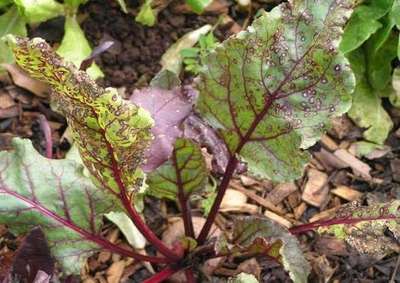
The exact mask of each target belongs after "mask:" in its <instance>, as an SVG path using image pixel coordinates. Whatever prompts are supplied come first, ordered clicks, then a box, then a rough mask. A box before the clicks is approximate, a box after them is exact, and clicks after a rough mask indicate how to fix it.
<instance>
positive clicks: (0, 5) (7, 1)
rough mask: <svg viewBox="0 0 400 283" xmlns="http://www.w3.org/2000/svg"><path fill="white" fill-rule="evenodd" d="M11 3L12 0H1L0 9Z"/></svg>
mask: <svg viewBox="0 0 400 283" xmlns="http://www.w3.org/2000/svg"><path fill="white" fill-rule="evenodd" d="M12 3H13V0H2V1H1V2H0V9H3V8H4V7H7V6H9V5H11V4H12Z"/></svg>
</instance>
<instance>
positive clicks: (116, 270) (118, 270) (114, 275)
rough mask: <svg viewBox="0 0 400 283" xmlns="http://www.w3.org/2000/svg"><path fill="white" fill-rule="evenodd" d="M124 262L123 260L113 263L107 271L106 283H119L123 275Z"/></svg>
mask: <svg viewBox="0 0 400 283" xmlns="http://www.w3.org/2000/svg"><path fill="white" fill-rule="evenodd" d="M124 269H125V262H124V261H123V260H120V261H117V262H114V263H113V264H112V265H111V266H110V267H109V268H108V269H107V283H119V282H121V277H122V274H123V273H124Z"/></svg>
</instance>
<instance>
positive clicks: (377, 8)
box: [340, 0, 393, 53]
mask: <svg viewBox="0 0 400 283" xmlns="http://www.w3.org/2000/svg"><path fill="white" fill-rule="evenodd" d="M392 4H393V0H367V1H364V2H363V4H362V5H360V6H358V7H357V8H356V9H355V10H354V13H353V15H352V17H351V18H350V20H349V23H348V24H347V26H346V28H345V30H344V34H343V39H342V42H341V43H340V50H341V51H342V52H343V53H348V52H350V51H353V50H355V49H357V48H358V47H360V46H361V45H362V44H363V43H364V42H365V41H366V40H367V39H368V38H369V37H370V36H371V35H372V34H374V33H375V32H376V31H377V30H378V29H379V28H381V27H382V23H381V22H379V21H378V20H379V19H380V18H382V17H383V16H385V15H386V14H387V13H388V12H389V11H390V9H391V8H392Z"/></svg>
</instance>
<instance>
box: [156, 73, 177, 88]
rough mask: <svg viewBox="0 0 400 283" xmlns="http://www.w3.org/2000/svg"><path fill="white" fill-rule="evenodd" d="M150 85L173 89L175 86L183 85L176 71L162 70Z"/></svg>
mask: <svg viewBox="0 0 400 283" xmlns="http://www.w3.org/2000/svg"><path fill="white" fill-rule="evenodd" d="M150 86H151V87H153V88H161V89H165V90H173V89H174V88H176V87H179V86H181V80H180V79H179V77H178V76H177V75H176V74H175V73H174V72H171V71H169V70H161V71H160V72H158V73H157V75H155V77H154V78H153V79H152V80H151V82H150Z"/></svg>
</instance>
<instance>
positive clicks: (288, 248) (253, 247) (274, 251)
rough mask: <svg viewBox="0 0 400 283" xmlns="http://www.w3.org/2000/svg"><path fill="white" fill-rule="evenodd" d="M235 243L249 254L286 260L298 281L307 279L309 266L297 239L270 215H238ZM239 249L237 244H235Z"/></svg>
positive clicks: (290, 273)
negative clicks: (268, 216) (266, 216)
mask: <svg viewBox="0 0 400 283" xmlns="http://www.w3.org/2000/svg"><path fill="white" fill-rule="evenodd" d="M233 227H234V231H233V241H232V243H233V244H234V245H235V246H236V247H239V248H240V249H242V250H243V251H244V252H249V253H250V254H251V253H253V254H257V253H263V254H265V255H268V256H271V257H274V258H276V259H277V260H278V261H280V262H281V263H282V264H283V267H284V268H285V270H286V271H288V272H289V275H290V278H291V279H292V280H293V281H294V282H295V283H300V282H307V277H308V275H309V273H310V270H311V269H310V266H309V264H308V262H307V261H306V259H305V258H304V256H303V253H302V251H301V249H300V246H299V242H298V241H297V239H296V238H295V237H294V236H293V235H291V234H290V233H289V231H288V230H286V229H285V228H283V227H281V226H280V225H279V224H277V223H275V222H273V221H271V220H270V219H268V218H262V217H255V216H248V217H239V218H237V219H236V221H235V223H234V226H233ZM233 249H236V248H233Z"/></svg>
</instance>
